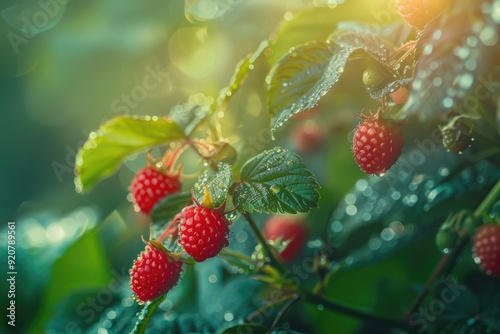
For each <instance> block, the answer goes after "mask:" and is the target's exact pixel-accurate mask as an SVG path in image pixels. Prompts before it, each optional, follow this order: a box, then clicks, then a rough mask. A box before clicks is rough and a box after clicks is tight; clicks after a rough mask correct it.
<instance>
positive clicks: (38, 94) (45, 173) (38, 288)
mask: <svg viewBox="0 0 500 334" xmlns="http://www.w3.org/2000/svg"><path fill="white" fill-rule="evenodd" d="M342 2H343V1H333V0H330V1H327V0H289V1H281V0H275V1H265V0H256V1H243V0H218V1H217V0H186V1H185V2H183V1H167V0H163V1H158V0H149V1H140V2H138V1H129V0H104V1H96V0H89V1H75V0H70V1H66V0H23V1H13V0H4V1H3V2H2V4H1V7H0V9H1V19H0V36H2V38H0V72H1V75H2V76H1V83H0V85H1V89H0V103H1V104H0V106H1V107H0V108H1V110H2V116H3V117H2V121H1V122H0V126H1V131H0V136H1V140H0V145H1V149H2V151H1V152H2V163H1V164H0V180H1V181H0V185H1V186H0V203H1V210H0V222H1V224H2V226H4V224H6V223H7V222H8V221H16V222H17V233H18V234H17V255H18V256H17V267H18V276H17V288H18V291H17V292H18V294H17V296H16V303H17V307H18V308H17V324H18V326H17V327H16V328H15V330H12V328H11V327H8V326H7V325H6V321H5V318H4V321H2V323H1V324H0V331H1V332H15V333H24V332H30V333H43V332H45V331H46V330H48V329H49V328H50V330H48V331H47V332H48V333H78V332H79V329H80V328H81V329H83V328H87V327H89V329H88V331H89V332H97V329H99V333H108V332H110V333H111V332H115V333H124V332H128V330H129V329H130V324H131V323H133V321H132V322H131V319H133V318H134V316H135V312H137V310H138V309H137V306H135V305H134V306H131V305H132V304H133V302H132V300H131V299H130V297H129V294H130V291H129V290H128V287H127V270H128V268H129V267H130V265H131V262H132V260H133V259H134V258H135V256H136V254H137V253H138V252H139V251H140V250H141V249H142V248H143V244H142V242H141V240H140V235H141V234H143V235H147V233H148V225H147V221H146V220H145V219H144V217H141V216H139V215H136V214H135V213H134V212H133V210H132V206H131V205H130V203H129V201H128V200H127V194H128V190H127V187H128V185H129V183H130V180H131V178H132V176H133V173H134V172H135V171H136V170H138V169H139V168H140V167H141V166H143V164H144V160H143V157H144V155H143V154H139V155H135V156H133V157H131V159H129V160H127V161H126V163H125V164H124V166H123V167H122V168H121V169H120V170H119V171H118V173H117V175H115V176H113V177H111V178H109V179H107V180H105V181H103V182H101V183H100V184H99V185H98V186H97V187H96V188H95V189H94V190H93V191H92V192H91V193H90V194H86V195H81V194H77V193H76V192H75V189H74V174H73V167H74V158H75V155H76V152H77V150H78V149H79V147H80V146H81V145H82V144H83V142H84V141H85V140H86V138H87V136H88V134H89V133H90V132H91V131H94V130H95V129H97V128H98V126H99V125H100V124H102V122H104V121H106V120H108V119H110V118H113V117H115V116H118V115H122V114H128V115H167V114H168V113H169V111H170V110H171V109H172V108H173V107H174V106H176V105H178V104H184V103H186V102H189V103H192V104H203V103H204V102H206V101H211V99H213V98H215V97H216V96H217V94H218V92H219V90H220V89H221V88H222V87H224V86H225V85H227V83H228V82H229V80H230V78H231V76H232V74H233V72H234V68H235V65H236V64H237V62H238V61H239V60H240V59H242V58H243V57H245V56H246V55H247V54H248V53H250V52H253V51H254V50H255V49H256V48H257V47H258V45H259V43H260V42H261V41H262V40H264V39H266V38H269V37H271V39H272V40H273V42H274V44H273V46H272V47H271V49H270V51H269V52H268V54H266V56H267V57H266V59H260V60H259V61H258V63H257V64H256V66H255V69H254V70H253V71H252V73H251V74H250V76H249V78H248V80H247V82H246V84H245V85H244V87H243V88H242V89H241V91H240V92H239V93H238V95H237V96H235V97H234V98H233V100H232V101H231V103H230V105H229V108H228V110H227V111H226V114H225V115H224V118H222V120H221V125H222V128H223V130H224V134H225V136H226V137H227V138H228V139H229V141H230V142H231V143H232V144H233V145H234V146H235V147H237V148H238V149H240V150H243V151H244V152H246V154H247V155H251V154H252V153H258V152H259V151H260V150H262V149H263V148H265V147H269V146H271V145H275V144H276V142H272V141H271V140H270V138H269V136H261V137H259V136H255V129H256V128H265V129H267V128H268V126H269V116H268V114H267V110H266V100H265V79H266V75H267V74H268V72H269V69H270V65H272V64H273V63H274V62H275V61H276V60H277V59H279V57H281V55H283V54H285V53H286V52H287V51H288V49H289V48H290V47H292V46H295V45H298V44H300V43H303V42H306V41H309V40H314V39H324V38H326V37H327V36H328V35H329V34H330V33H331V31H332V30H333V28H334V27H335V25H336V23H337V22H338V20H349V19H350V20H364V21H368V22H371V23H374V24H381V25H385V24H388V23H390V22H392V21H397V20H399V18H398V17H397V16H396V15H395V13H394V10H393V8H392V5H391V4H390V3H392V2H391V1H386V0H377V1H373V0H350V1H346V4H342V5H341V4H340V3H342ZM302 10H305V11H302ZM350 71H351V72H350V73H352V75H349V76H345V78H344V77H343V78H342V81H341V83H340V84H339V85H338V87H337V86H336V88H335V99H332V98H331V97H330V96H326V97H325V99H323V100H322V103H321V104H320V106H319V113H320V116H314V115H313V116H312V119H315V118H316V117H317V118H318V120H320V124H321V126H322V129H323V130H324V131H326V132H327V134H328V135H329V137H328V139H327V141H326V143H325V144H324V145H323V146H322V147H321V148H320V150H319V151H318V152H316V153H313V154H306V155H305V158H306V159H307V163H308V165H309V166H310V168H311V169H312V170H313V172H315V174H316V176H317V178H318V180H319V181H320V182H321V183H322V187H323V190H322V207H321V209H320V210H316V211H315V212H314V213H313V214H312V215H311V217H310V220H311V222H313V223H312V224H311V229H312V237H313V238H319V239H325V234H326V233H325V231H326V228H327V224H328V217H329V216H330V214H331V212H332V211H333V209H334V208H335V207H336V206H337V204H338V203H339V201H340V200H341V199H342V196H343V195H344V193H345V192H347V191H348V190H349V189H350V188H351V187H352V186H353V185H354V184H355V182H356V181H357V180H358V179H359V178H361V177H363V174H362V173H361V172H360V171H359V169H358V168H357V167H356V165H355V163H354V162H353V160H352V158H351V152H350V147H349V139H348V138H349V132H350V131H351V130H352V128H353V127H354V125H355V124H356V122H357V119H356V117H354V116H353V113H352V112H353V111H354V112H356V113H359V110H361V108H362V107H367V106H370V105H371V101H370V100H369V98H368V96H367V94H366V93H364V91H363V89H362V88H359V89H356V92H360V93H356V94H352V87H356V86H357V87H362V83H361V74H362V67H361V66H359V67H356V66H353V67H352V69H350ZM332 111H334V112H335V113H333V112H332ZM294 122H295V123H294ZM294 122H291V125H290V126H289V127H288V128H287V129H286V130H285V131H283V132H282V133H280V134H279V136H278V141H277V143H278V144H280V145H282V146H285V147H288V148H292V149H293V148H294V143H293V142H292V140H291V139H290V136H289V135H290V134H291V133H292V132H293V129H294V126H295V125H294V124H300V122H302V120H295V121H294ZM249 124H251V125H252V126H248V125H249ZM247 157H248V156H247ZM339 175H341V177H338V176H339ZM187 184H188V185H189V182H187ZM186 188H187V187H186ZM264 218H265V217H259V222H262V221H263V220H264ZM241 225H242V224H240V226H239V227H237V226H238V224H235V226H236V227H235V232H234V235H235V236H238V237H237V238H236V237H235V238H236V239H237V240H238V241H241V247H240V246H235V247H236V250H239V251H243V252H247V253H248V252H249V251H251V245H252V244H253V240H252V239H251V237H250V234H249V233H247V232H245V231H244V228H243V227H242V226H241ZM4 231H5V230H2V233H3V232H4ZM240 232H241V233H240ZM2 238H3V234H2ZM1 242H2V243H1V244H2V245H4V244H5V240H2V241H1ZM430 245H433V240H432V238H427V239H426V240H423V241H420V244H419V245H417V247H420V248H423V249H426V251H427V252H428V253H429V255H430V257H426V258H425V259H424V260H423V261H422V260H419V266H420V267H419V270H415V269H414V268H413V266H411V265H408V266H401V263H402V262H404V263H407V262H411V261H416V260H415V259H414V257H415V256H414V253H412V252H402V253H400V254H398V257H397V258H392V259H389V260H387V261H385V262H384V263H383V264H382V265H380V266H378V267H376V268H375V269H374V268H373V267H370V268H368V269H361V270H358V271H357V272H356V271H355V273H357V274H355V275H354V276H352V275H350V274H344V275H343V276H342V275H341V276H338V278H337V280H336V283H338V284H339V285H341V286H344V287H346V288H344V289H340V290H335V289H330V290H332V291H329V292H331V293H332V294H333V295H334V296H335V297H336V298H338V299H340V300H345V301H347V302H350V303H353V304H359V305H360V306H363V307H375V306H376V307H380V311H381V312H382V313H384V314H386V315H393V314H394V313H398V312H401V311H402V310H403V309H404V308H405V307H407V306H408V303H410V302H411V298H410V297H412V296H413V295H414V294H416V289H415V288H414V287H413V286H410V284H409V283H408V282H410V281H415V280H416V281H419V282H420V283H422V282H423V281H425V277H427V276H428V272H429V270H430V268H432V267H433V265H434V263H435V261H434V258H433V257H435V256H438V252H437V250H436V249H435V248H433V247H432V246H430ZM238 247H239V248H238ZM249 247H250V248H249ZM4 261H5V259H3V260H2V266H4V265H5V267H6V264H5V262H4ZM2 268H3V267H2ZM221 268H222V265H221V264H220V263H219V262H217V261H216V260H214V262H210V264H209V265H207V266H203V265H200V266H197V269H196V271H197V273H198V274H199V275H201V276H202V277H207V275H208V277H210V275H215V274H214V273H212V271H213V272H216V271H217V272H218V275H220V276H217V277H222V276H223V274H221V272H223V270H222V269H221ZM2 272H4V270H3V269H2ZM194 272H195V270H194V269H188V270H187V272H186V274H185V277H184V278H183V283H182V284H181V285H180V286H179V287H178V288H177V290H176V291H175V292H174V293H173V294H172V295H170V294H169V300H172V301H171V302H169V303H170V304H167V305H163V311H164V319H163V320H164V321H167V322H169V321H174V319H176V317H175V316H173V315H172V314H174V313H172V312H173V311H172V310H173V309H175V311H176V312H177V313H178V314H181V315H182V314H183V312H187V311H190V312H192V311H193V308H194V307H193V303H196V302H193V300H195V299H196V298H194V297H193V295H195V294H197V293H198V295H197V296H196V297H197V298H198V299H199V300H200V301H199V302H198V303H199V304H200V305H203V303H206V301H207V300H210V298H214V296H213V295H209V296H208V295H203V293H202V291H205V290H203V289H202V288H201V286H203V285H200V284H201V283H199V282H198V285H196V283H195V280H196V279H199V278H196V277H198V276H195V274H194ZM388 272H391V274H392V276H391V277H392V278H390V277H388ZM200 273H201V274H200ZM368 275H370V277H371V280H372V281H371V282H370V284H364V283H365V282H366V277H367V276H368ZM2 277H3V276H2ZM242 280H243V279H242ZM205 281H206V280H205ZM205 281H204V282H205ZM219 281H220V286H219V288H220V289H227V290H224V291H226V293H227V294H234V293H240V291H242V290H247V289H249V288H248V287H249V286H252V287H253V286H254V283H253V282H249V281H248V280H245V281H243V282H239V281H237V279H234V280H232V281H231V282H233V283H234V284H232V285H230V284H228V282H229V279H228V280H222V279H221V280H219ZM205 283H206V282H205ZM223 283H224V284H223ZM115 286H118V288H116V289H115V288H114V287H115ZM193 286H196V288H195V289H190V287H191V288H192V287H193ZM0 288H2V290H1V291H2V294H3V291H6V288H7V286H6V285H5V280H2V284H1V285H0ZM231 289H235V290H231ZM115 290H116V291H115ZM193 291H194V292H193ZM217 291H219V290H217ZM220 291H222V290H220ZM235 291H236V292H235ZM252 291H253V290H248V291H247V292H248V293H251V292H252ZM401 294H407V295H408V296H409V297H408V298H405V299H404V300H401V298H399V299H398V297H401ZM207 296H208V297H207ZM387 296H392V297H391V298H389V297H387ZM88 298H97V304H96V306H95V307H92V306H91V305H92V299H88ZM245 298H247V299H249V298H250V299H251V298H252V296H251V295H250V296H247V297H245ZM245 298H244V297H242V299H245ZM384 298H385V299H384ZM394 299H396V300H398V301H397V302H393V301H394ZM245 300H246V299H245ZM6 303H7V301H6V300H5V299H4V297H3V295H2V304H1V306H2V308H3V309H5V305H6ZM220 303H221V304H215V302H214V304H213V305H223V304H224V303H223V302H222V301H221V302H220ZM82 305H84V306H83V308H79V307H81V306H82ZM112 305H118V306H120V307H122V308H123V309H120V310H121V311H117V309H114V308H108V306H109V307H111V306H112ZM207 305H208V304H207ZM210 305H212V304H210ZM228 305H229V304H228ZM104 306H106V307H104ZM226 306H227V305H226ZM126 307H128V309H127V308H126ZM207 307H208V306H207ZM228 307H229V308H231V307H233V308H237V307H236V306H234V305H229V306H228ZM212 308H213V307H212ZM130 309H132V310H131V311H130ZM254 309H255V306H254V307H253V308H252V307H250V308H247V309H245V308H242V310H247V311H249V312H251V311H252V310H254ZM127 310H128V311H127ZM222 311H224V310H223V309H221V311H220V312H222ZM120 312H121V313H120ZM127 312H128V313H127ZM206 312H207V313H208V314H209V315H210V314H211V312H215V311H214V310H212V309H210V310H207V311H206ZM241 312H242V315H243V313H244V312H243V311H241ZM101 314H104V317H107V318H101V319H100V322H99V325H95V326H94V323H95V322H96V321H97V320H99V319H98V318H99V317H101ZM195 314H196V313H195ZM222 314H223V317H222V318H217V317H215V316H214V317H215V318H214V319H215V320H214V321H219V320H218V319H223V320H220V321H222V322H223V321H230V320H227V319H231V320H232V319H233V315H232V314H231V316H228V315H227V313H224V312H223V313H222ZM304 314H305V315H304ZM292 315H296V316H297V318H296V319H293V320H295V321H296V322H297V323H299V325H298V326H299V327H300V328H299V329H301V330H303V331H304V332H317V333H326V332H327V331H328V328H330V327H329V326H330V324H331V321H332V318H330V316H331V315H329V316H326V317H322V315H323V313H322V312H321V309H319V310H318V309H313V308H312V307H309V308H306V309H305V313H304V312H303V310H302V309H298V308H297V309H294V310H292ZM309 316H310V317H312V318H313V319H316V320H315V321H311V319H309V318H308V317H309ZM120 317H121V318H123V319H126V320H123V323H121V324H120V323H116V322H113V325H112V326H111V325H109V326H108V327H107V325H108V323H106V321H108V322H109V324H111V321H113V320H114V319H118V318H120ZM186 317H187V316H186ZM186 317H184V318H186ZM184 318H182V319H184ZM291 318H292V317H291ZM320 318H321V319H323V321H319V320H318V319H320ZM224 319H225V320H224ZM186 321H187V320H186ZM335 321H336V324H337V326H338V328H339V330H340V332H349V331H353V330H354V328H357V326H358V325H359V323H357V322H356V321H354V320H352V319H349V318H346V317H343V316H339V315H336V316H335ZM91 326H93V327H91ZM120 326H122V327H120ZM106 328H108V329H107V330H106ZM181 332H182V331H181Z"/></svg>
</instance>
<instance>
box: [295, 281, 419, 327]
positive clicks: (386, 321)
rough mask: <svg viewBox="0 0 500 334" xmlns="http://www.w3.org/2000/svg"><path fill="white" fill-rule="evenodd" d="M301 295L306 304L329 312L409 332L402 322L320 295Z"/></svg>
mask: <svg viewBox="0 0 500 334" xmlns="http://www.w3.org/2000/svg"><path fill="white" fill-rule="evenodd" d="M302 293H303V294H304V296H305V298H306V301H307V302H309V303H313V304H315V305H323V306H324V307H325V308H327V309H329V310H332V311H335V312H338V313H342V314H344V315H347V316H350V317H354V318H357V319H360V320H363V321H366V322H369V323H372V324H376V325H379V326H382V327H389V328H399V329H403V330H406V331H411V328H409V326H408V325H407V324H406V322H404V321H399V320H395V319H390V318H385V317H383V316H379V315H376V314H372V313H369V312H367V311H362V310H358V309H354V308H351V307H349V306H347V305H343V304H341V303H339V302H334V301H332V300H329V299H326V298H325V297H323V296H321V295H317V294H314V293H312V292H310V291H307V290H303V291H302Z"/></svg>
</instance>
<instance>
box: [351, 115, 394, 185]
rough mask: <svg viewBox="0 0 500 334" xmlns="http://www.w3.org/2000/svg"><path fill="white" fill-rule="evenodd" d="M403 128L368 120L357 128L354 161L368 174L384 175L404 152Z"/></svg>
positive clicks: (371, 119) (376, 118)
mask: <svg viewBox="0 0 500 334" xmlns="http://www.w3.org/2000/svg"><path fill="white" fill-rule="evenodd" d="M403 146H404V138H403V134H402V132H401V128H400V127H399V126H398V125H397V124H394V123H392V122H386V121H383V120H380V119H378V117H377V116H374V117H373V118H367V119H365V120H364V121H363V122H362V123H360V124H359V125H358V126H357V127H356V131H355V132H354V141H353V146H352V150H353V153H354V159H355V160H356V163H357V164H358V166H359V168H361V169H362V170H363V171H364V172H365V173H367V174H379V175H380V174H384V173H385V172H387V170H389V168H391V166H392V165H394V163H396V161H397V160H398V158H399V156H400V155H401V152H402V151H403Z"/></svg>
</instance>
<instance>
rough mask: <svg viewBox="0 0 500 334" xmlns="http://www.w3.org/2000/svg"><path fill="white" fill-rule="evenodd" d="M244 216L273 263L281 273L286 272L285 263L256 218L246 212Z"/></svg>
mask: <svg viewBox="0 0 500 334" xmlns="http://www.w3.org/2000/svg"><path fill="white" fill-rule="evenodd" d="M243 216H244V217H245V219H246V220H247V223H248V226H250V229H251V230H252V232H253V234H254V235H255V236H256V237H257V239H258V240H259V243H260V244H261V245H262V249H263V250H264V253H265V255H266V256H267V257H269V259H270V261H271V264H272V265H273V266H275V267H276V268H277V269H278V270H279V272H280V273H281V274H283V273H284V272H285V268H284V266H283V263H281V261H280V260H279V259H278V258H277V257H276V255H275V253H274V252H273V250H272V249H271V247H270V246H269V244H268V243H267V241H266V238H264V236H263V235H262V232H261V231H260V229H259V227H258V226H257V224H256V223H255V220H253V218H252V216H251V215H250V214H248V213H244V214H243Z"/></svg>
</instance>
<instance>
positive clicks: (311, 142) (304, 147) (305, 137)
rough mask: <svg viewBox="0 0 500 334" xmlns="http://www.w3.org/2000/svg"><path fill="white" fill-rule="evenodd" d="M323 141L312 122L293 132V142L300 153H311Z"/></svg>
mask: <svg viewBox="0 0 500 334" xmlns="http://www.w3.org/2000/svg"><path fill="white" fill-rule="evenodd" d="M323 140H324V136H323V133H322V131H321V129H320V128H319V126H318V124H317V123H316V122H314V121H307V122H305V123H304V124H301V125H299V126H298V127H297V128H295V130H294V132H293V142H294V144H295V147H296V148H297V151H299V152H300V153H305V154H307V153H313V152H314V151H316V150H317V149H318V148H319V146H320V145H321V144H322V142H323Z"/></svg>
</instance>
